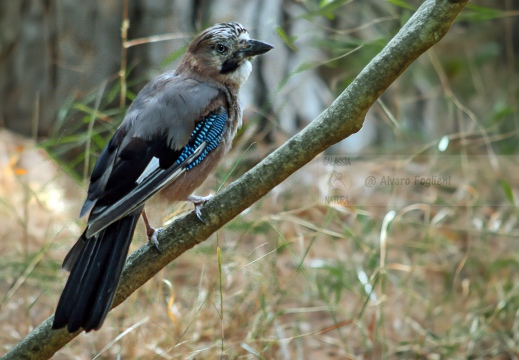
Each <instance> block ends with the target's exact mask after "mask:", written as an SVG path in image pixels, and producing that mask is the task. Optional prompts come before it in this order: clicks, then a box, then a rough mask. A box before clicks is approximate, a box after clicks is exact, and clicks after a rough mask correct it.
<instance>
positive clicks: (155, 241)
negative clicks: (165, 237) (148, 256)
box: [148, 228, 164, 254]
mask: <svg viewBox="0 0 519 360" xmlns="http://www.w3.org/2000/svg"><path fill="white" fill-rule="evenodd" d="M163 231H164V229H163V228H158V229H153V233H152V234H151V236H148V241H149V242H150V243H151V244H152V245H153V246H154V247H155V249H157V251H158V252H159V253H161V254H162V251H160V249H159V239H158V236H159V234H160V233H161V232H163Z"/></svg>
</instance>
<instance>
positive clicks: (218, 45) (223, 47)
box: [215, 44, 227, 54]
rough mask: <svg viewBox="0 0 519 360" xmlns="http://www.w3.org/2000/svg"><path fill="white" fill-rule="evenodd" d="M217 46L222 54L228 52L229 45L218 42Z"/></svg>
mask: <svg viewBox="0 0 519 360" xmlns="http://www.w3.org/2000/svg"><path fill="white" fill-rule="evenodd" d="M215 48H216V51H218V52H219V53H220V54H225V53H226V52H227V46H225V45H223V44H216V46H215Z"/></svg>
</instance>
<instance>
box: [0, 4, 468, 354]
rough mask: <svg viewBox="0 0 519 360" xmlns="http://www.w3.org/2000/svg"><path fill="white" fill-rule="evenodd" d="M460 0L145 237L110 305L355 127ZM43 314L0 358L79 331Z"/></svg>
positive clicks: (414, 20)
mask: <svg viewBox="0 0 519 360" xmlns="http://www.w3.org/2000/svg"><path fill="white" fill-rule="evenodd" d="M467 2H468V0H458V1H456V0H427V1H425V2H424V3H423V4H422V5H421V6H420V8H419V9H418V10H417V11H416V12H415V14H414V15H413V16H412V17H411V18H410V19H409V21H408V22H407V24H406V25H404V27H403V28H402V29H401V30H400V31H399V32H398V34H397V35H396V36H395V37H394V38H393V39H392V40H391V41H390V42H389V43H388V44H387V46H386V47H385V48H384V49H383V50H382V51H381V52H380V53H379V54H378V55H377V56H376V57H375V58H374V59H373V60H372V61H371V62H370V63H369V64H368V65H367V66H366V67H365V68H364V69H363V70H362V71H361V73H360V74H359V75H358V76H357V77H356V79H355V80H354V81H353V82H352V83H351V84H350V86H348V88H346V89H345V90H344V91H343V93H342V94H341V95H340V96H339V97H338V98H337V99H336V100H335V101H334V102H333V104H332V105H331V106H330V107H329V108H328V109H326V110H325V111H324V112H323V113H321V114H320V115H319V116H318V117H317V118H316V119H315V120H314V121H313V122H312V123H311V124H310V125H308V126H307V127H306V128H305V129H304V130H303V131H301V132H300V133H299V134H297V135H295V136H293V137H292V138H290V139H289V140H288V141H287V142H286V143H285V144H284V145H283V146H281V147H280V148H278V149H277V150H276V151H274V152H273V153H272V154H270V155H269V156H268V157H267V158H265V159H264V160H263V161H262V162H261V163H259V164H258V165H257V166H255V167H254V168H252V169H251V170H250V171H248V172H247V173H246V174H244V175H243V176H242V177H241V178H240V179H238V180H237V181H235V182H233V183H232V184H230V185H229V187H227V188H226V189H225V190H224V191H222V192H220V193H219V194H217V195H216V196H215V197H214V199H213V200H211V201H209V202H208V203H207V204H206V205H205V206H204V208H203V212H202V214H203V218H204V220H205V223H201V222H200V221H199V220H198V219H197V218H196V216H195V215H194V214H193V213H191V214H188V215H186V216H185V217H183V218H181V219H178V220H177V221H175V222H174V223H173V224H171V225H170V226H169V227H168V228H167V229H166V230H165V231H164V232H163V233H161V236H160V237H159V241H160V242H161V249H162V253H158V252H157V251H156V249H155V248H153V247H152V246H150V245H145V246H143V247H141V248H140V249H139V250H137V251H136V252H134V253H133V254H131V255H130V256H129V258H128V260H127V263H126V267H125V269H124V272H123V275H122V278H121V282H120V284H119V288H118V291H117V295H116V297H115V301H114V305H113V306H114V307H116V306H117V305H119V304H120V303H121V302H123V301H124V300H125V299H126V298H127V297H128V296H130V295H131V294H132V293H133V292H134V291H135V290H137V289H138V288H139V287H140V286H142V285H143V284H144V283H145V282H146V281H148V280H149V279H150V278H151V277H153V276H154V275H155V274H156V273H157V272H159V271H160V270H161V269H162V268H163V267H164V266H166V265H167V264H168V263H170V262H171V261H173V260H174V259H176V258H177V257H178V256H180V255H181V254H182V253H184V252H185V251H187V250H188V249H190V248H192V247H194V246H195V245H197V244H199V243H200V242H202V241H204V240H206V239H207V238H208V237H209V236H210V235H211V234H212V233H214V232H215V231H216V230H218V229H219V228H221V227H222V226H223V225H224V224H226V223H227V222H229V221H230V220H232V219H233V218H234V217H236V216H237V215H239V214H240V213H241V212H242V211H243V210H245V209H247V208H248V207H249V206H251V205H252V204H253V203H254V202H256V201H257V200H259V199H260V198H261V197H263V196H264V195H265V194H266V193H268V192H269V191H270V190H271V189H272V188H273V187H275V186H276V185H278V184H279V183H281V182H282V181H284V180H285V179H286V178H287V177H289V176H290V175H291V174H293V173H294V172H295V171H296V170H298V169H299V168H301V167H302V166H304V165H305V164H307V163H308V162H309V161H311V160H312V159H313V158H314V157H315V156H317V155H318V154H319V153H321V152H322V151H324V150H326V149H327V148H328V147H330V146H331V145H333V144H335V143H337V142H339V141H341V140H343V139H344V138H346V137H348V136H349V135H351V134H353V133H355V132H357V131H359V129H360V128H361V127H362V124H363V121H364V116H365V114H366V112H367V111H368V109H369V108H370V107H371V106H372V105H373V103H374V102H375V100H376V99H377V98H378V97H379V96H380V95H381V94H382V93H383V92H384V91H385V90H386V89H387V88H388V86H389V85H390V84H391V83H392V82H394V81H395V80H396V79H397V78H398V77H399V76H400V74H402V72H404V70H405V69H406V68H407V67H408V66H409V65H410V64H411V63H412V62H413V61H415V60H416V59H417V58H418V57H419V56H420V55H421V54H423V53H424V52H425V51H426V50H427V49H429V48H430V47H431V46H433V45H434V44H435V43H437V42H438V41H440V39H441V38H442V37H443V36H444V35H445V34H446V33H447V32H448V30H449V28H450V26H451V24H452V23H453V21H454V20H455V18H456V16H457V15H458V13H459V12H460V11H461V10H462V9H463V8H464V6H465V5H466V4H467ZM51 324H52V317H50V318H48V319H47V320H45V321H44V322H43V323H42V324H41V325H40V326H38V327H37V328H36V329H35V330H34V331H33V332H32V333H30V334H29V335H28V336H27V337H26V338H25V339H24V340H22V341H21V342H20V343H19V344H18V345H16V346H15V347H14V348H13V349H11V351H10V352H9V353H7V354H6V355H5V356H4V357H3V358H2V359H5V360H7V359H48V358H50V357H51V356H52V355H53V354H54V353H55V352H56V351H58V350H59V349H61V348H62V347H63V346H64V345H65V344H66V343H68V342H69V341H71V340H72V339H74V338H75V337H76V336H78V335H79V334H80V331H78V332H76V333H74V334H69V333H68V332H67V331H66V330H65V329H61V330H51Z"/></svg>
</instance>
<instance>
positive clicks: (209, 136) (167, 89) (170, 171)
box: [81, 74, 228, 237]
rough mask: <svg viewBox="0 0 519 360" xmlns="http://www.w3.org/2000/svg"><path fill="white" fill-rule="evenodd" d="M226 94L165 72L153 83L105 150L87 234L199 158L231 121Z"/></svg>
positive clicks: (93, 186)
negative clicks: (228, 121) (228, 120)
mask: <svg viewBox="0 0 519 360" xmlns="http://www.w3.org/2000/svg"><path fill="white" fill-rule="evenodd" d="M227 118H228V113H227V105H226V98H225V95H224V94H222V93H221V92H220V91H219V90H218V89H217V88H215V87H212V86H210V85H206V84H203V83H200V82H198V81H196V80H193V79H189V78H184V77H179V76H174V75H171V74H169V75H168V74H166V75H163V76H162V77H159V78H157V79H155V80H154V81H152V82H151V83H150V84H148V85H147V86H146V87H145V88H144V89H143V90H142V91H141V92H140V93H139V95H138V96H137V98H136V99H135V101H134V102H133V104H132V106H131V107H130V109H128V113H127V114H126V117H125V119H124V121H123V123H122V124H121V126H120V127H119V129H118V130H117V131H116V133H115V134H114V136H113V137H112V139H111V140H110V142H109V143H108V145H107V146H106V148H105V149H104V150H103V152H102V154H101V155H100V157H99V159H98V161H97V163H96V165H95V167H94V170H93V172H92V176H91V180H90V187H89V191H88V196H87V199H86V201H85V203H84V205H83V208H82V210H81V216H83V215H84V214H86V213H87V212H88V211H89V210H90V209H91V213H90V217H89V219H88V229H87V233H86V235H87V237H90V236H92V235H95V234H96V233H97V232H99V231H100V230H102V229H104V228H105V227H107V226H108V225H110V224H111V223H113V222H114V221H116V220H118V219H120V218H121V217H123V216H125V215H126V214H128V213H130V212H132V211H134V210H135V209H137V208H138V207H140V206H141V205H142V204H143V203H144V202H145V201H146V200H147V199H149V198H150V197H152V196H153V195H155V194H156V193H157V192H159V191H160V190H161V189H162V188H163V187H164V186H166V185H167V184H169V183H171V182H172V181H174V180H175V179H176V178H177V177H178V176H179V175H181V174H182V173H184V172H185V171H189V169H191V168H192V167H194V166H196V165H197V164H198V163H200V162H201V161H202V160H203V159H204V158H205V157H206V156H207V154H208V153H209V152H211V151H212V150H214V149H215V148H216V147H217V146H218V144H219V143H220V140H221V138H222V135H223V133H224V131H225V128H226V126H227Z"/></svg>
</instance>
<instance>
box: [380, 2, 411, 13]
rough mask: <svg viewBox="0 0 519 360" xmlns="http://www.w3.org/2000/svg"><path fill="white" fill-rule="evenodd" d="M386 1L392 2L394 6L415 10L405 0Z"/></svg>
mask: <svg viewBox="0 0 519 360" xmlns="http://www.w3.org/2000/svg"><path fill="white" fill-rule="evenodd" d="M386 1H387V2H388V3H390V4H393V5H395V6H398V7H401V8H404V9H407V10H413V11H415V10H416V8H415V7H414V6H412V5H411V4H409V3H408V2H407V1H404V0H386Z"/></svg>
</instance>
